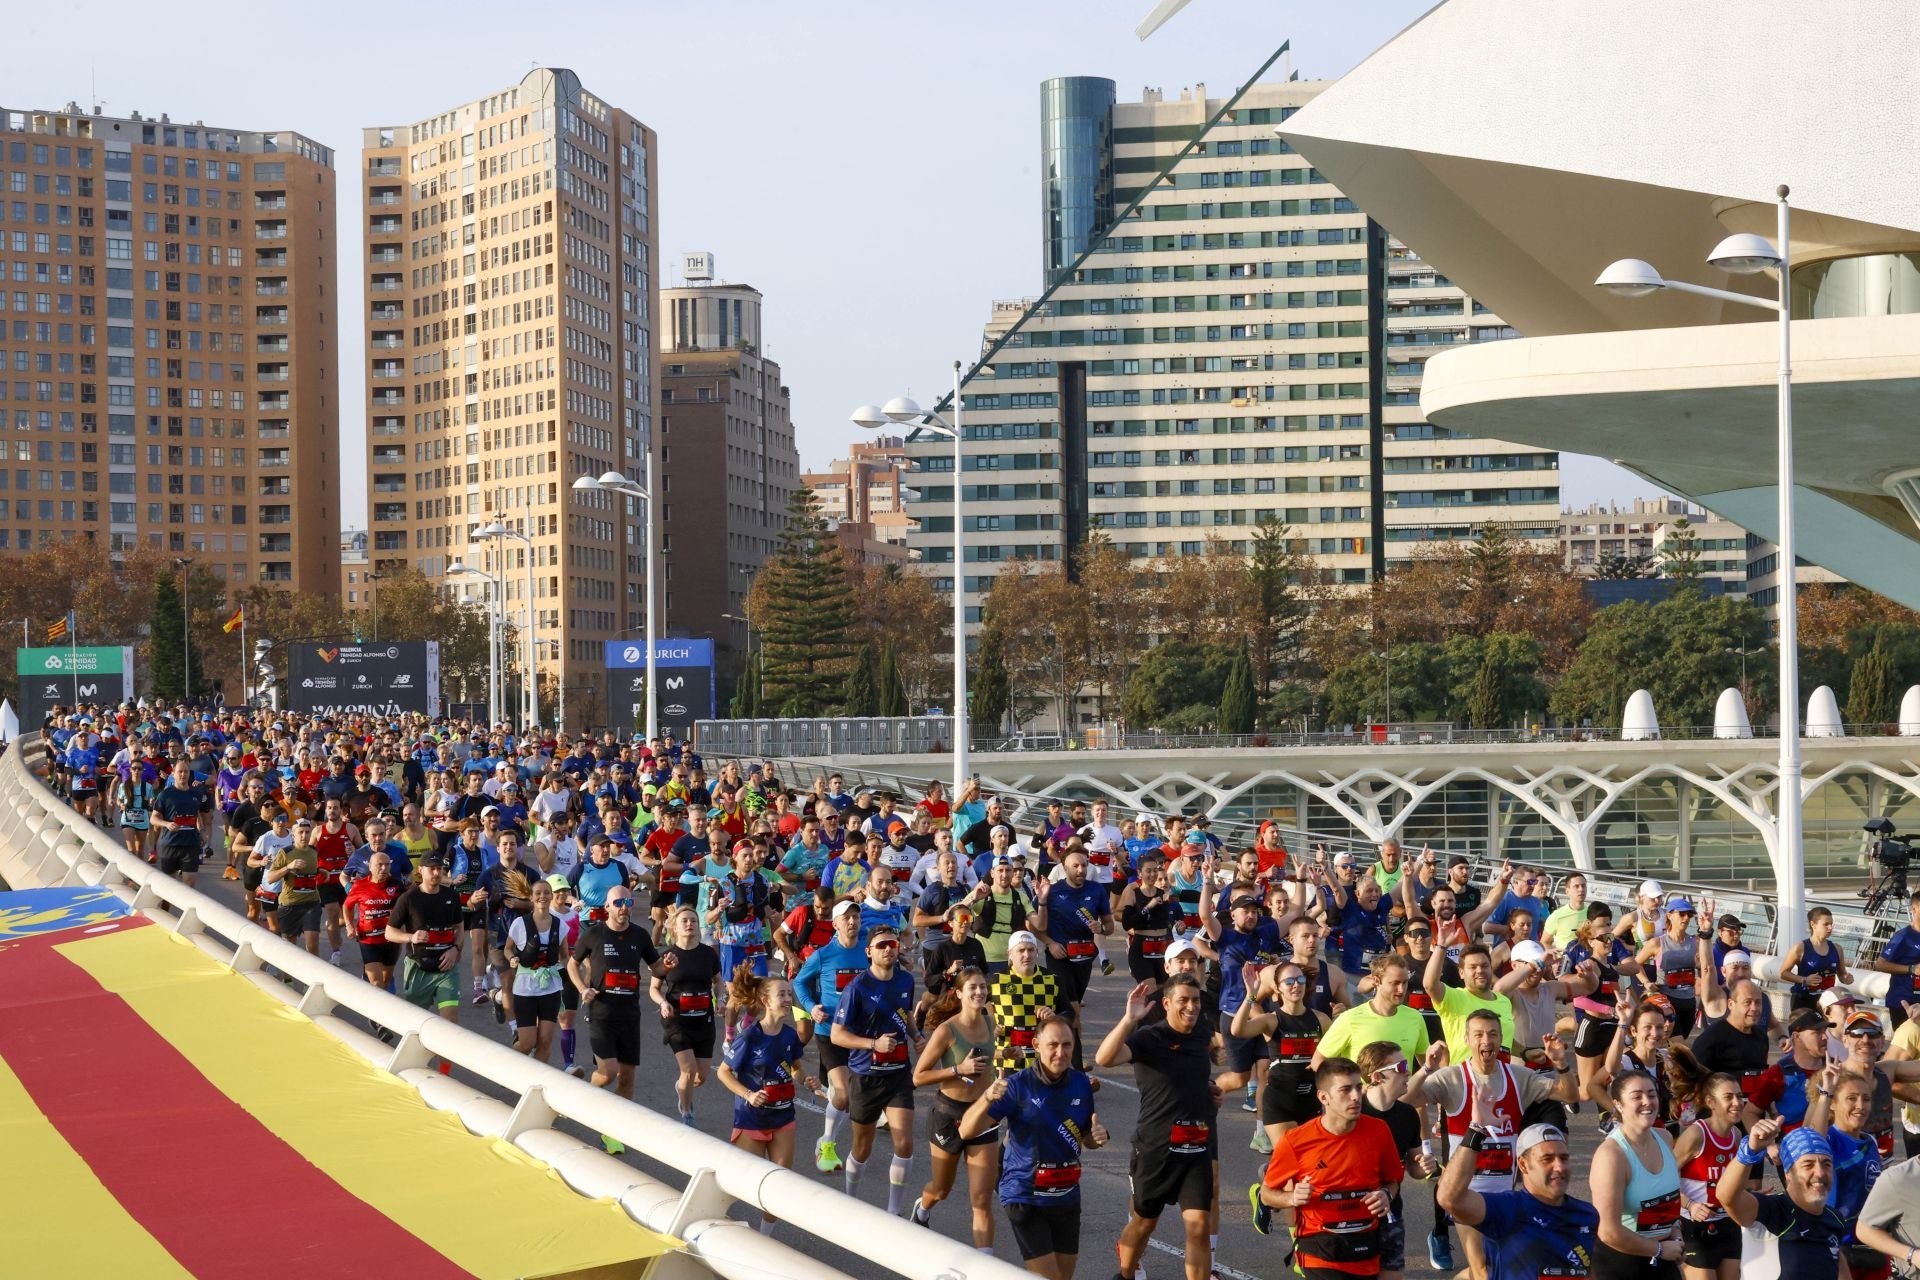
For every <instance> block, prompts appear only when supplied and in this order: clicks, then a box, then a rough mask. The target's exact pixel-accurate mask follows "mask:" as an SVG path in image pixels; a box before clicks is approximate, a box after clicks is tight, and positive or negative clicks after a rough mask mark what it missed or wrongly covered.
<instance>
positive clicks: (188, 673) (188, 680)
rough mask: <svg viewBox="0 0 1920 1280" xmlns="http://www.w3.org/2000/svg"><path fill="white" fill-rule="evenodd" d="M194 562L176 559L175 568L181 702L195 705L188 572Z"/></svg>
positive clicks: (191, 613) (181, 557) (191, 615)
mask: <svg viewBox="0 0 1920 1280" xmlns="http://www.w3.org/2000/svg"><path fill="white" fill-rule="evenodd" d="M192 564H193V561H192V560H190V559H188V558H187V557H185V556H178V557H176V558H175V559H174V562H173V567H174V568H176V569H178V570H179V571H180V701H182V702H184V703H186V704H187V705H188V706H192V705H193V630H192V627H191V625H190V624H191V621H192V618H193V610H192V609H190V608H188V607H187V605H188V601H187V570H188V568H189V567H191V566H192Z"/></svg>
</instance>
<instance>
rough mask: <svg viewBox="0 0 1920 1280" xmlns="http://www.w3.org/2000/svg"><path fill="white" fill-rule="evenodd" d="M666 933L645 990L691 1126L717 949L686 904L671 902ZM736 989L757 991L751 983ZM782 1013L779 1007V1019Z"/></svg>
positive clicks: (710, 1031) (711, 1029) (705, 1062)
mask: <svg viewBox="0 0 1920 1280" xmlns="http://www.w3.org/2000/svg"><path fill="white" fill-rule="evenodd" d="M667 936H668V938H669V940H670V941H669V943H668V945H667V946H664V947H662V948H660V963H659V964H657V965H654V968H653V983H652V987H651V990H650V992H649V994H650V995H651V996H652V998H653V1002H654V1004H655V1005H657V1006H658V1007H659V1009H660V1026H661V1029H662V1030H663V1031H664V1032H665V1033H666V1046H667V1048H668V1049H669V1050H671V1051H672V1053H673V1057H674V1061H675V1062H676V1063H677V1064H678V1065H679V1068H680V1074H679V1076H678V1077H677V1078H676V1079H675V1081H674V1085H673V1092H674V1096H675V1098H676V1099H678V1101H679V1103H680V1123H681V1124H684V1125H686V1126H687V1127H688V1128H693V1127H694V1120H693V1092H694V1090H696V1089H698V1088H699V1087H700V1086H701V1085H703V1084H705V1083H706V1082H707V1072H708V1070H710V1069H711V1064H712V1062H713V1041H714V1037H715V1034H716V1028H715V1026H714V1018H715V1011H714V1005H715V1003H716V1001H717V997H718V995H719V991H718V988H719V986H720V980H721V968H720V953H719V952H718V951H715V950H714V949H713V948H712V947H710V946H708V945H707V944H706V943H704V942H702V941H700V920H699V917H698V916H697V915H696V914H695V913H694V910H693V908H692V907H689V906H684V905H679V906H675V907H674V908H673V911H672V913H671V914H670V915H669V916H668V917H667ZM742 967H745V966H742ZM736 972H737V971H736ZM749 972H751V970H750V969H749ZM741 989H742V990H747V991H756V992H757V991H758V988H757V987H754V986H743V987H742V988H741ZM735 1016H736V1015H735V1012H734V1010H733V1008H732V1007H731V1006H729V1007H728V1009H727V1018H728V1019H729V1021H730V1022H731V1021H732V1020H733V1019H734V1018H735ZM748 1016H751V1015H748ZM785 1016H786V1015H785V1013H784V1011H783V1012H782V1014H781V1017H782V1019H783V1021H784V1019H785ZM729 1030H731V1028H729ZM788 1154H789V1156H791V1154H792V1153H791V1152H789V1153H788Z"/></svg>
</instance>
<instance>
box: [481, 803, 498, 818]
mask: <svg viewBox="0 0 1920 1280" xmlns="http://www.w3.org/2000/svg"><path fill="white" fill-rule="evenodd" d="M498 812H500V806H499V805H497V804H490V805H488V806H487V807H486V808H484V809H482V810H481V811H480V816H481V817H483V818H484V817H486V816H487V815H488V814H490V813H498Z"/></svg>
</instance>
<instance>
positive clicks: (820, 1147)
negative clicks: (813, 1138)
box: [813, 1138, 840, 1173]
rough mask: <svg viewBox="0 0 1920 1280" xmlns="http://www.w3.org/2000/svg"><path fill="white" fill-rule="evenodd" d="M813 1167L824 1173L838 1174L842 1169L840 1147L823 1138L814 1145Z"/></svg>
mask: <svg viewBox="0 0 1920 1280" xmlns="http://www.w3.org/2000/svg"><path fill="white" fill-rule="evenodd" d="M813 1167H814V1168H816V1169H818V1170H819V1171H820V1172H822V1173H836V1172H838V1171H839V1169H840V1146H839V1144H838V1143H834V1142H828V1141H827V1140H826V1139H825V1138H821V1139H820V1140H819V1141H818V1142H815V1143H814V1144H813Z"/></svg>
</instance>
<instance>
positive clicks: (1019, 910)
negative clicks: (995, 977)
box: [967, 828, 1039, 974]
mask: <svg viewBox="0 0 1920 1280" xmlns="http://www.w3.org/2000/svg"><path fill="white" fill-rule="evenodd" d="M996 830H998V828H996ZM999 838H1000V837H996V839H999ZM1020 875H1021V872H1020V871H1019V870H1017V869H1016V867H1015V866H1014V861H1013V855H1012V854H1011V853H1010V852H1009V853H996V854H994V855H993V862H992V865H991V866H990V867H989V869H988V872H987V875H986V877H985V878H984V879H982V880H981V882H980V883H979V884H977V885H975V886H974V888H973V892H972V893H971V894H969V895H968V896H967V905H968V906H970V907H972V908H973V936H974V937H976V938H978V939H979V940H980V949H981V951H982V952H983V953H985V955H986V957H987V972H988V973H990V974H997V973H1005V972H1006V970H1007V965H1008V960H1007V947H1008V945H1009V943H1010V942H1011V940H1012V938H1013V935H1014V934H1016V933H1023V932H1026V931H1027V922H1028V920H1029V919H1030V918H1031V917H1032V916H1034V915H1036V914H1037V913H1038V910H1039V908H1038V904H1036V903H1035V902H1034V900H1033V895H1032V894H1031V893H1029V892H1028V891H1027V889H1026V887H1025V886H1024V885H1023V884H1022V883H1021V882H1020Z"/></svg>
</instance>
